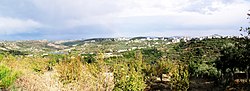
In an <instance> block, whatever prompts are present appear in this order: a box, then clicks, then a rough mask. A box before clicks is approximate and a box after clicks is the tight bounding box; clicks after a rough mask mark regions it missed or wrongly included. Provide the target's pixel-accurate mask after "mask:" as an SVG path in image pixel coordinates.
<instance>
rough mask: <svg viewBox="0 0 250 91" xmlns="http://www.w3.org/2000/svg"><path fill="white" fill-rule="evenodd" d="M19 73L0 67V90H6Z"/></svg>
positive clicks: (3, 66)
mask: <svg viewBox="0 0 250 91" xmlns="http://www.w3.org/2000/svg"><path fill="white" fill-rule="evenodd" d="M18 75H19V73H18V72H16V71H13V70H11V69H10V68H8V67H6V66H5V65H0V88H1V89H7V88H8V87H10V86H11V85H12V84H13V83H14V82H15V80H16V79H17V77H18Z"/></svg>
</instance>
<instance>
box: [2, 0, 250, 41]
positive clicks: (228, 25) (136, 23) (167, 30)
mask: <svg viewBox="0 0 250 91" xmlns="http://www.w3.org/2000/svg"><path fill="white" fill-rule="evenodd" d="M249 4H250V3H249V1H247V0H74V1H72V0H23V1H16V0H2V1H0V20H1V21H0V29H1V30H0V34H9V35H15V36H20V37H23V38H26V37H25V36H32V35H39V36H37V38H36V39H39V38H42V39H44V38H49V39H69V38H72V39H75V38H81V37H82V38H88V37H104V36H111V37H116V36H131V35H134V36H136V35H146V36H147V35H150V34H151V35H159V34H162V35H166V36H168V35H179V34H180V32H181V33H182V34H183V35H193V34H194V33H202V34H212V33H224V34H229V33H228V32H227V31H229V32H230V33H232V34H238V32H233V31H237V29H238V28H239V27H241V26H245V25H246V24H247V21H246V19H245V17H246V13H247V11H248V10H249V9H250V6H249ZM3 16H4V17H3ZM216 31H218V32H216ZM60 35H61V36H60ZM32 37H33V36H32ZM34 37H36V36H34ZM29 38H30V37H27V39H29Z"/></svg>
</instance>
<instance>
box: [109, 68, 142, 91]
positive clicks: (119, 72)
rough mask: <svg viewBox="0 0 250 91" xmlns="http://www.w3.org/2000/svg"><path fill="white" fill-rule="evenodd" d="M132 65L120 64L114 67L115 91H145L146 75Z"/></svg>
mask: <svg viewBox="0 0 250 91" xmlns="http://www.w3.org/2000/svg"><path fill="white" fill-rule="evenodd" d="M128 65H130V64H126V63H124V64H123V63H119V64H116V65H115V66H114V77H115V88H114V90H115V91H123V90H124V91H141V90H144V89H145V87H146V84H145V82H144V75H143V74H142V73H141V72H140V71H136V70H135V68H134V67H130V66H128Z"/></svg>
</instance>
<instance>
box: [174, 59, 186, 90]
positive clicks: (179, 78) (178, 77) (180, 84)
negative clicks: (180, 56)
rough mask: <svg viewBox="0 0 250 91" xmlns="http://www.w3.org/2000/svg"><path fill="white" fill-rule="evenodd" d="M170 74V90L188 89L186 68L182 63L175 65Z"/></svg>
mask: <svg viewBox="0 0 250 91" xmlns="http://www.w3.org/2000/svg"><path fill="white" fill-rule="evenodd" d="M171 73H172V77H171V88H172V89H173V90H175V91H187V90H188V88H189V73H188V67H187V66H186V65H184V64H183V63H177V64H176V66H175V67H174V68H173V69H172V72H171Z"/></svg>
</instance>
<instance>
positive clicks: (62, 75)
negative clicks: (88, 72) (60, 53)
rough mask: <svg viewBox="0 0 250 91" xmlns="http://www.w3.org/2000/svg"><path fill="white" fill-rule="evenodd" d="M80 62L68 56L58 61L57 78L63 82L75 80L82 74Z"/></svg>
mask: <svg viewBox="0 0 250 91" xmlns="http://www.w3.org/2000/svg"><path fill="white" fill-rule="evenodd" d="M82 67H83V66H82V63H81V61H80V60H79V59H76V58H74V57H73V58H69V60H65V61H61V62H59V64H58V66H57V71H58V73H59V80H60V81H61V82H62V83H63V84H68V83H73V82H77V81H78V80H79V79H81V76H82Z"/></svg>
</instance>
